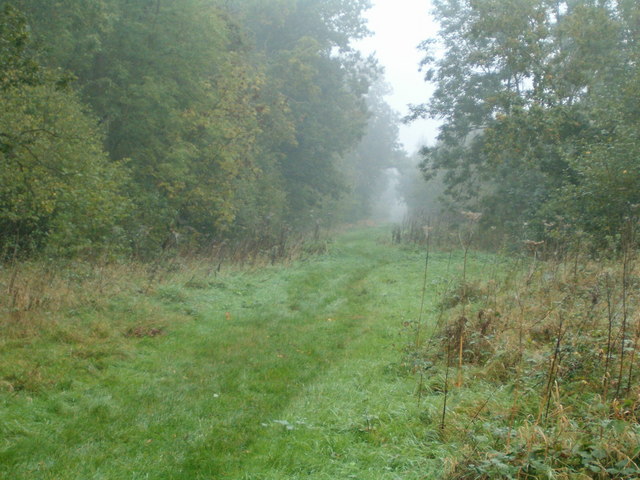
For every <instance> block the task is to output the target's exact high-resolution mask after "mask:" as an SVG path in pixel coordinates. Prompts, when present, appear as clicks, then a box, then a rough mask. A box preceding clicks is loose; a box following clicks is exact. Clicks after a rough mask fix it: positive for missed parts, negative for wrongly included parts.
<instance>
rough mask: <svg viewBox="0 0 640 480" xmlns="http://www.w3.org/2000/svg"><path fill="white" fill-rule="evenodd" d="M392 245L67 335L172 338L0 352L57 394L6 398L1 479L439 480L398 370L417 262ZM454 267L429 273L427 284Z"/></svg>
mask: <svg viewBox="0 0 640 480" xmlns="http://www.w3.org/2000/svg"><path fill="white" fill-rule="evenodd" d="M382 238H386V232H383V231H380V230H367V231H356V232H351V233H348V234H345V235H343V236H341V237H340V238H339V239H338V240H337V241H336V242H335V243H334V244H333V245H332V246H331V248H330V251H329V252H328V253H327V254H325V255H322V256H320V257H316V258H312V259H310V260H307V261H304V262H300V263H297V264H295V265H293V266H289V267H283V266H276V267H270V268H264V269H261V270H257V271H252V272H246V271H245V272H235V273H233V272H228V273H225V274H224V275H222V276H220V277H218V278H216V279H215V280H214V281H212V280H211V279H206V281H205V280H202V281H193V279H192V280H191V281H189V282H186V281H184V279H182V280H180V279H176V280H175V281H173V282H171V283H168V284H164V285H162V286H161V287H158V289H157V290H156V291H155V292H154V293H153V294H152V296H151V298H147V297H148V296H147V297H144V296H143V294H140V298H118V299H114V300H113V302H112V305H111V306H110V308H109V309H107V310H106V311H95V312H94V311H91V310H87V311H86V312H81V313H80V314H77V315H76V317H78V318H80V320H78V318H76V317H74V318H75V319H74V320H73V322H78V321H88V322H89V321H91V319H92V318H93V316H99V317H100V318H101V319H102V324H104V321H109V320H110V319H113V322H114V324H117V325H135V324H136V322H143V323H144V324H145V325H147V324H152V323H153V321H154V318H151V317H152V316H157V317H158V319H157V320H158V321H159V322H161V323H162V324H163V325H166V332H165V334H164V335H158V336H148V337H142V338H136V337H126V336H124V335H122V332H119V333H118V334H117V335H111V334H108V333H104V334H103V335H102V337H101V336H100V335H98V336H97V337H95V338H93V337H92V338H91V339H90V340H86V339H84V340H79V339H74V338H73V336H71V338H67V337H68V336H69V332H68V330H69V329H71V330H73V328H72V327H69V329H67V337H64V338H63V339H62V340H61V339H60V337H57V339H56V337H55V336H54V337H52V338H48V339H41V340H33V339H32V340H30V341H29V342H28V348H26V347H27V345H26V343H25V344H24V345H23V344H21V341H20V340H15V339H14V340H12V341H11V342H8V341H5V342H4V343H2V344H0V345H1V346H3V347H4V348H3V351H0V363H3V362H23V361H25V358H24V356H33V357H34V358H38V359H39V360H38V362H40V363H39V365H41V368H39V370H38V371H39V372H45V373H41V374H40V375H41V376H44V377H48V378H51V380H50V381H48V382H47V381H46V379H47V378H43V379H42V382H41V385H46V386H45V387H41V388H34V389H33V391H30V389H28V388H25V389H23V390H20V391H1V390H0V479H7V480H9V479H11V480H14V479H15V480H18V479H61V480H72V479H78V480H79V479H83V480H84V479H158V480H159V479H163V480H164V479H189V480H192V479H225V478H228V479H296V478H311V479H343V478H344V479H348V478H356V479H362V480H373V479H419V478H434V477H436V476H437V474H438V472H440V471H441V469H442V464H441V463H442V462H441V461H440V458H442V456H443V454H444V452H445V451H446V449H447V448H448V447H446V445H441V444H440V443H439V442H438V439H437V434H436V433H434V432H436V430H435V429H433V428H427V425H428V424H429V423H431V418H432V417H433V415H436V413H437V412H436V409H437V408H438V407H437V405H435V404H434V405H432V406H429V405H426V406H425V405H422V407H421V408H419V407H418V405H417V402H416V398H415V396H414V395H413V392H414V390H415V388H416V382H415V379H414V378H413V377H412V376H411V375H410V374H407V372H405V371H404V370H403V369H402V367H401V365H400V362H401V359H402V348H403V346H404V345H405V344H406V343H407V341H408V337H407V332H406V331H405V330H403V328H402V325H403V323H405V322H407V321H411V320H415V318H416V317H417V310H418V308H419V304H420V293H421V288H422V274H423V261H424V260H423V254H420V253H419V252H412V251H407V250H401V249H398V248H396V247H393V246H390V245H388V244H385V243H384V242H381V241H380V239H382ZM448 260H449V256H448V255H444V254H443V255H441V256H438V255H434V256H433V261H432V267H431V268H432V271H433V272H434V273H433V274H432V275H433V276H434V278H438V277H442V276H444V275H445V273H446V270H447V268H448V267H447V263H448ZM143 297H144V298H143ZM434 298H435V294H434V293H433V291H432V289H431V288H430V292H429V295H428V298H427V310H429V309H433V308H434V307H433V305H432V304H433V301H434ZM149 305H151V306H149ZM142 306H144V308H142ZM82 319H85V320H82ZM105 319H106V320H105ZM123 319H124V320H123ZM63 327H64V325H63V326H62V327H61V328H63ZM120 328H121V329H122V328H124V327H120ZM63 330H64V329H63ZM78 352H81V353H83V355H78ZM14 377H15V376H14ZM14 377H12V378H14ZM430 409H431V410H432V411H431V412H430Z"/></svg>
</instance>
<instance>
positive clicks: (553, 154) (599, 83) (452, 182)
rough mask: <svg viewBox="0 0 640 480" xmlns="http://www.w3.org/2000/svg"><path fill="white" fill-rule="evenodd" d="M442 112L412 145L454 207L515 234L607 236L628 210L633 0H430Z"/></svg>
mask: <svg viewBox="0 0 640 480" xmlns="http://www.w3.org/2000/svg"><path fill="white" fill-rule="evenodd" d="M433 4H434V13H435V15H436V17H437V19H438V21H439V22H440V26H441V32H440V39H439V40H428V41H426V42H424V44H423V45H422V47H423V49H424V51H425V53H426V56H425V59H424V62H423V67H424V69H425V70H424V71H425V73H426V79H427V80H428V81H432V82H434V83H435V85H436V87H437V90H436V93H435V95H434V96H433V98H432V99H431V100H430V101H429V102H428V103H426V104H424V105H420V106H416V107H414V110H413V114H414V116H415V117H420V116H429V117H436V118H441V119H442V120H443V126H442V128H441V131H440V135H439V142H438V144H437V145H436V146H435V147H431V148H425V149H424V150H423V152H422V160H423V161H422V170H423V172H424V174H425V176H426V177H427V178H433V177H434V176H436V175H437V176H438V178H439V179H444V182H445V184H446V187H447V193H448V196H449V197H450V198H452V199H453V200H455V202H456V204H457V205H458V206H459V207H461V208H462V207H464V208H465V209H468V210H472V211H476V212H481V213H482V214H483V217H482V225H483V226H484V227H485V228H489V227H491V228H493V229H502V230H504V231H505V232H506V233H507V234H508V235H510V236H512V237H513V238H520V239H522V238H527V239H531V240H536V239H538V240H544V239H553V238H560V239H571V238H577V237H579V236H581V235H583V234H584V235H586V236H588V237H590V238H591V239H593V240H594V245H596V246H600V247H604V246H607V245H611V244H612V242H613V243H614V244H615V243H616V242H618V240H619V234H620V232H622V231H624V230H625V228H626V227H625V225H629V224H630V223H637V218H638V213H639V211H640V210H639V209H640V3H639V2H637V0H434V2H433Z"/></svg>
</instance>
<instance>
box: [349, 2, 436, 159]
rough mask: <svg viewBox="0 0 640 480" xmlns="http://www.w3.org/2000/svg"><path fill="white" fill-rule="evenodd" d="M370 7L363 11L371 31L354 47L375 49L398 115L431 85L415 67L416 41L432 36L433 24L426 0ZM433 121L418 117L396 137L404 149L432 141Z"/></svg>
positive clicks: (425, 94)
mask: <svg viewBox="0 0 640 480" xmlns="http://www.w3.org/2000/svg"><path fill="white" fill-rule="evenodd" d="M372 3H373V8H371V10H369V11H368V12H367V15H366V16H367V18H368V20H369V29H370V30H372V31H373V32H374V35H373V36H372V37H370V38H367V39H365V40H363V41H361V42H358V44H357V47H358V48H359V49H360V50H362V51H363V52H365V53H373V52H375V53H376V57H377V58H378V60H379V61H380V63H381V64H382V66H384V68H385V77H386V80H387V82H388V83H390V84H391V86H392V87H393V94H392V95H390V96H389V97H387V102H388V103H389V104H390V105H391V106H392V107H393V108H394V109H395V110H397V111H398V112H400V114H401V115H402V116H404V115H406V114H407V113H408V108H407V105H408V104H410V103H412V104H419V103H424V102H425V101H427V100H428V98H429V96H430V94H431V92H432V87H431V86H430V85H429V84H427V83H425V82H424V76H423V74H422V73H420V72H419V71H418V68H419V63H420V60H421V59H422V57H423V55H422V53H421V52H420V51H419V50H418V49H417V46H418V44H419V43H420V42H422V41H423V40H425V39H427V38H431V37H434V36H435V35H436V33H437V26H436V24H435V23H434V22H433V19H432V18H431V16H430V14H429V12H430V10H431V2H430V1H429V0H372ZM437 125H438V124H437V122H435V121H432V120H420V121H416V122H414V123H412V124H411V125H403V126H401V128H400V140H401V142H402V143H403V144H404V146H405V149H406V150H407V152H408V153H413V152H415V151H416V150H417V149H419V148H420V146H422V145H424V144H429V145H433V143H434V141H435V137H436V135H437Z"/></svg>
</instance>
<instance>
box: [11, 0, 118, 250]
mask: <svg viewBox="0 0 640 480" xmlns="http://www.w3.org/2000/svg"><path fill="white" fill-rule="evenodd" d="M0 25H2V28H1V29H0V41H2V42H3V48H2V49H1V50H0V52H2V54H3V56H4V58H3V61H6V62H7V65H9V69H7V70H6V71H4V70H3V74H4V76H3V78H2V88H0V102H1V103H2V106H3V108H2V111H0V180H1V181H0V185H1V186H0V232H2V233H1V234H0V248H1V249H2V255H3V256H7V255H8V254H9V253H12V254H13V253H15V252H19V253H20V254H24V253H30V252H33V251H34V250H37V249H40V248H45V247H46V248H47V249H48V250H49V253H62V254H65V255H66V254H70V253H76V252H78V251H85V252H88V251H92V252H95V250H96V249H100V248H104V247H105V246H106V245H107V244H108V243H110V242H117V240H119V239H118V238H117V237H118V233H117V231H116V226H117V225H118V223H119V222H120V221H121V220H122V218H123V217H124V214H125V210H126V208H127V202H126V200H125V199H124V198H123V197H122V195H121V192H122V188H123V186H124V184H125V181H126V176H125V173H124V169H123V168H122V166H121V165H119V164H113V163H110V162H109V161H108V159H107V156H106V154H105V153H104V151H103V149H102V134H101V132H100V130H99V129H98V127H97V122H96V121H95V119H94V118H93V117H92V116H91V115H89V114H87V113H86V112H85V110H84V108H83V106H82V105H81V103H80V101H79V100H78V98H77V96H76V95H75V94H74V93H73V92H71V91H70V90H69V89H67V88H66V87H64V85H63V83H64V79H63V78H62V77H60V76H56V75H54V74H53V73H52V72H50V71H47V70H45V69H41V68H40V67H39V66H38V65H37V63H36V62H35V60H34V59H33V57H31V56H30V55H29V54H28V46H29V36H28V33H27V28H26V23H25V22H24V19H23V18H22V17H21V16H20V15H19V14H18V12H17V11H16V10H14V9H11V8H9V7H5V8H4V10H3V13H2V16H1V17H0Z"/></svg>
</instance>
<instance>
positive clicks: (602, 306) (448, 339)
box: [406, 248, 640, 479]
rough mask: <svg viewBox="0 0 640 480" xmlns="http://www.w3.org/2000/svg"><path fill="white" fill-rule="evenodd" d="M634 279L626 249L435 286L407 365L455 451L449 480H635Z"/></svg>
mask: <svg viewBox="0 0 640 480" xmlns="http://www.w3.org/2000/svg"><path fill="white" fill-rule="evenodd" d="M467 268H468V267H467ZM509 272H510V273H509ZM638 273H639V272H638V268H637V262H636V258H635V251H634V250H633V249H631V248H629V249H626V250H625V251H624V252H623V253H622V255H621V257H620V259H619V260H601V261H595V260H592V259H589V258H588V257H586V256H580V257H579V258H576V257H575V256H571V257H566V259H565V260H564V261H557V260H556V261H551V260H548V261H539V260H538V258H537V255H536V254H535V252H534V253H533V254H532V255H531V256H530V257H522V258H521V259H520V260H519V261H516V260H514V263H513V265H512V266H511V268H509V269H507V270H504V271H502V273H501V274H500V275H495V274H494V273H492V271H491V269H490V268H485V274H484V275H482V276H481V277H480V279H478V277H475V279H474V280H472V281H470V280H468V279H464V278H460V279H458V280H448V282H444V283H443V282H440V284H438V282H434V287H435V288H436V289H437V290H438V294H439V296H440V300H439V302H437V305H436V308H435V309H434V311H433V312H432V313H431V321H432V322H433V325H434V329H433V331H432V333H431V335H430V336H429V337H428V338H426V339H425V340H424V341H421V342H419V344H417V345H416V344H415V342H413V341H412V342H411V344H410V345H409V347H408V348H407V357H406V358H407V364H408V365H411V366H412V368H413V370H414V371H415V372H416V373H417V374H418V377H419V379H420V380H419V386H418V395H419V397H420V399H421V401H423V402H424V403H425V407H424V408H425V411H429V410H430V411H431V414H430V416H431V417H432V424H433V427H434V428H438V429H439V430H440V432H441V434H442V437H443V439H445V441H447V442H452V443H454V444H457V445H459V446H460V450H459V452H457V453H456V454H455V455H452V456H451V457H449V458H448V459H447V465H448V467H447V473H446V477H447V478H452V479H490V478H557V479H564V478H567V479H568V478H585V479H586V478H601V479H607V478H638V477H640V468H639V465H640V424H639V423H638V420H639V418H640V384H639V380H640V372H639V371H638V352H637V350H638V343H639V340H640V314H639V313H638V304H639V302H640V296H639V293H638V292H639V290H638V286H640V277H639V275H638ZM461 277H462V275H461ZM434 405H438V407H437V409H436V408H435V407H434ZM436 410H437V411H436Z"/></svg>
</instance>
